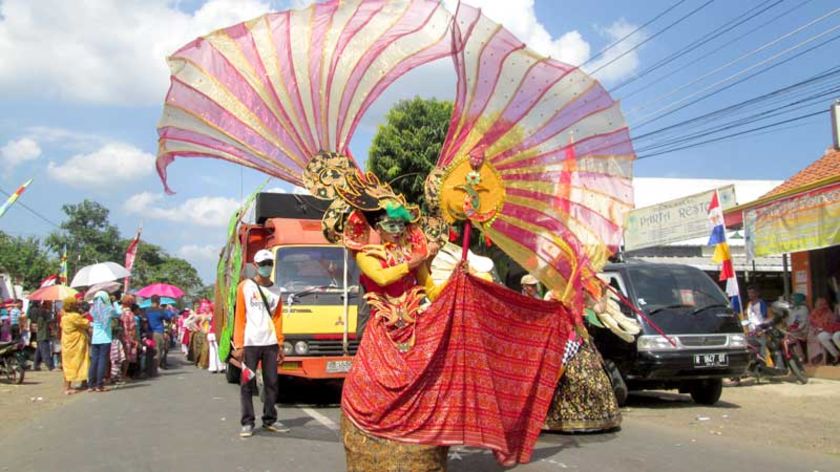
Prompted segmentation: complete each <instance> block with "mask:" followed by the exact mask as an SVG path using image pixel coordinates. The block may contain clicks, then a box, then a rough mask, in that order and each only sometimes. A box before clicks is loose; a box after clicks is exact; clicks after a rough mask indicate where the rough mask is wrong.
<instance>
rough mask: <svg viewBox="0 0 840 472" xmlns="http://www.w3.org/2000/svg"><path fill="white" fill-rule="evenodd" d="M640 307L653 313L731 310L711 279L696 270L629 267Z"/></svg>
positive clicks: (727, 301)
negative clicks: (718, 307) (662, 310)
mask: <svg viewBox="0 0 840 472" xmlns="http://www.w3.org/2000/svg"><path fill="white" fill-rule="evenodd" d="M627 269H628V274H629V277H630V279H631V281H632V283H633V287H634V288H635V290H636V296H637V300H636V302H637V304H638V306H639V307H640V308H642V309H644V310H646V311H648V312H651V311H653V310H656V309H659V308H663V307H674V308H679V307H687V308H691V309H700V308H703V307H707V306H712V305H723V306H728V305H729V300H728V299H727V298H726V295H725V294H724V293H723V292H722V291H721V290H720V288H719V287H718V286H717V284H715V282H714V281H713V280H712V279H710V278H709V276H708V275H706V274H705V273H703V272H702V271H700V270H697V269H694V268H693V267H669V266H660V267H656V266H639V267H628V268H627Z"/></svg>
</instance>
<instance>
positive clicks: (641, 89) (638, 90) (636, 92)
mask: <svg viewBox="0 0 840 472" xmlns="http://www.w3.org/2000/svg"><path fill="white" fill-rule="evenodd" d="M812 1H813V0H804V1H803V2H800V3H799V4H797V5H794V6H793V7H792V8H789V9H787V10H785V11H783V12H781V13H780V14H778V15H776V16H774V17H773V18H771V19H769V20H767V21H765V22H764V23H762V24H760V25H757V26H755V27H754V28H752V29H750V30H748V31H746V32H745V33H743V34H741V35H740V36H737V37H735V38H733V39H731V40H729V41H727V42H725V43H723V44H721V45H719V46H718V47H716V48H715V49H712V50H711V51H709V52H707V53H705V54H703V55H702V56H700V57H698V58H696V59H694V61H693V62H694V63H698V64H699V63H702V61H703V60H704V59H706V58H707V57H709V56H711V55H712V54H715V53H716V52H718V51H720V50H721V49H724V48H726V47H729V46H732V45H733V44H735V43H737V42H738V41H740V40H742V39H744V38H745V37H747V36H749V35H751V34H753V33H755V32H756V31H758V30H760V29H761V28H764V27H765V26H768V25H770V24H772V23H773V22H775V21H776V20H778V19H779V18H782V17H784V16H786V15H789V14H790V13H792V12H794V11H795V10H797V9H799V8H801V7H803V6H805V5H806V4H808V3H810V2H812ZM673 75H674V73H668V74H664V75H662V76H661V77H659V78H657V79H655V80H652V81H649V82H648V83H647V84H645V85H644V86H642V87H639V88H638V89H636V90H634V91H632V92H630V93H628V94H627V95H624V96H622V97H621V98H622V100H627V99H628V98H630V97H633V96H635V95H637V94H639V93H641V92H643V91H645V90H648V89H649V88H651V87H653V86H654V85H656V84H658V83H660V82H662V81H663V80H665V79H668V78H671V77H673Z"/></svg>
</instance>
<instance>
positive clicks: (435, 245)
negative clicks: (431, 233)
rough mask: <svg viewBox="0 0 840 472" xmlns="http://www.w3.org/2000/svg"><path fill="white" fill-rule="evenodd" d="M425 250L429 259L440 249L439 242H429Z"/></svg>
mask: <svg viewBox="0 0 840 472" xmlns="http://www.w3.org/2000/svg"><path fill="white" fill-rule="evenodd" d="M427 251H428V252H429V259H432V258H434V257H435V256H437V253H438V252H439V251H440V244H439V243H437V242H430V243H429V244H428V246H427Z"/></svg>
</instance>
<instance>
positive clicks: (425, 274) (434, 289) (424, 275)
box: [417, 264, 446, 301]
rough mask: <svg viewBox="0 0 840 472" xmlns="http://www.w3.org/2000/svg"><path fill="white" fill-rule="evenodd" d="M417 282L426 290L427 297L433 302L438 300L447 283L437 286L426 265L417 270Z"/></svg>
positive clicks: (421, 265)
mask: <svg viewBox="0 0 840 472" xmlns="http://www.w3.org/2000/svg"><path fill="white" fill-rule="evenodd" d="M417 281H418V282H420V285H422V286H423V288H425V289H426V296H427V297H429V300H431V301H435V300H437V297H438V295H440V292H441V290H443V287H444V286H445V285H446V282H444V283H442V284H440V285H437V284H435V281H434V279H432V275H431V273H429V266H428V265H426V264H420V267H418V268H417Z"/></svg>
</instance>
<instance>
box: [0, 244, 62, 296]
mask: <svg viewBox="0 0 840 472" xmlns="http://www.w3.org/2000/svg"><path fill="white" fill-rule="evenodd" d="M0 272H6V273H8V274H9V275H11V276H12V278H13V279H14V280H20V281H22V282H23V286H24V288H27V289H36V288H38V285H39V284H40V283H41V281H42V280H44V279H45V278H46V277H47V276H48V275H51V274H55V273H56V272H58V261H57V260H55V259H53V258H51V257H50V255H49V252H48V251H47V249H46V248H45V247H44V246H42V245H41V241H40V240H39V239H38V238H35V237H32V236H29V237H22V236H10V235H8V234H6V233H3V232H2V231H0Z"/></svg>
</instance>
